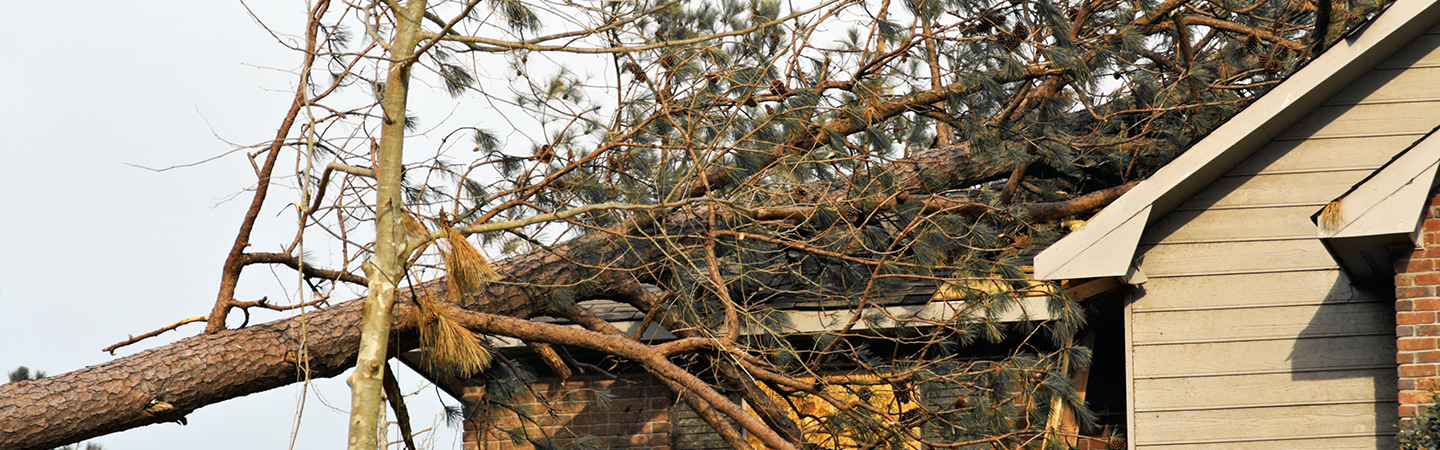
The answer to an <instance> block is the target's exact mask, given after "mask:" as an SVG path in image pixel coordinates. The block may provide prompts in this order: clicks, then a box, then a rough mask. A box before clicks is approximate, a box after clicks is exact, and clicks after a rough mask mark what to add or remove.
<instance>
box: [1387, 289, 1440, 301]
mask: <svg viewBox="0 0 1440 450" xmlns="http://www.w3.org/2000/svg"><path fill="white" fill-rule="evenodd" d="M1434 292H1435V289H1434V287H1433V286H1411V287H1401V288H1395V298H1398V299H1405V298H1425V297H1431V296H1433V293H1434Z"/></svg>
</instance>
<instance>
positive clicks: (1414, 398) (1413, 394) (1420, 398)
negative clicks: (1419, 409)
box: [1400, 391, 1432, 405]
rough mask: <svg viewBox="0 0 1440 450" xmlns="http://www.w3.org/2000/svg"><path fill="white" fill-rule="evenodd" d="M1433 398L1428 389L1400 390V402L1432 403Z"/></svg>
mask: <svg viewBox="0 0 1440 450" xmlns="http://www.w3.org/2000/svg"><path fill="white" fill-rule="evenodd" d="M1431 400H1432V398H1431V397H1430V392H1428V391H1400V403H1401V404H1404V405H1421V404H1426V403H1431Z"/></svg>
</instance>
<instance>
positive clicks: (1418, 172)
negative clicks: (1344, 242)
mask: <svg viewBox="0 0 1440 450" xmlns="http://www.w3.org/2000/svg"><path fill="white" fill-rule="evenodd" d="M1437 168H1440V136H1437V135H1436V133H1431V134H1430V135H1429V136H1426V137H1425V138H1424V139H1422V140H1420V141H1419V142H1418V143H1416V144H1415V146H1413V147H1411V148H1410V149H1409V150H1406V151H1405V152H1404V153H1402V154H1400V156H1399V157H1397V158H1395V160H1394V161H1391V162H1390V163H1389V164H1387V165H1386V166H1385V167H1383V168H1381V169H1380V171H1379V172H1376V173H1375V174H1374V175H1373V176H1371V177H1370V178H1369V179H1366V180H1365V181H1363V182H1361V183H1360V184H1359V185H1356V186H1355V189H1353V190H1351V191H1350V192H1349V193H1347V194H1345V195H1344V196H1342V197H1340V198H1339V199H1337V200H1336V201H1335V203H1334V205H1335V206H1334V208H1337V209H1336V211H1337V212H1338V215H1339V217H1338V220H1337V221H1336V223H1335V224H1332V225H1333V227H1326V226H1325V225H1326V224H1325V223H1321V224H1319V227H1318V233H1319V234H1318V237H1320V238H1321V239H1328V238H1348V237H1360V236H1376V235H1382V234H1409V235H1411V238H1412V239H1413V238H1414V237H1415V232H1416V231H1418V230H1419V227H1420V216H1421V209H1422V208H1423V207H1424V206H1425V203H1426V201H1427V200H1429V197H1430V189H1431V188H1433V187H1435V182H1436V179H1435V174H1436V172H1437Z"/></svg>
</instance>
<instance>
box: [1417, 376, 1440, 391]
mask: <svg viewBox="0 0 1440 450" xmlns="http://www.w3.org/2000/svg"><path fill="white" fill-rule="evenodd" d="M1437 383H1440V380H1437V379H1435V378H1433V377H1431V378H1420V379H1417V380H1415V389H1419V390H1423V391H1429V390H1430V388H1432V387H1435V385H1436V384H1437Z"/></svg>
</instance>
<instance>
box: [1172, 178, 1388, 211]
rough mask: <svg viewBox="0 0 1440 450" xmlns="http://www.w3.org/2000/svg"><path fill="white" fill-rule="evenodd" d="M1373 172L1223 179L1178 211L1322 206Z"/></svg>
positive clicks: (1216, 181) (1191, 198)
mask: <svg viewBox="0 0 1440 450" xmlns="http://www.w3.org/2000/svg"><path fill="white" fill-rule="evenodd" d="M1373 172H1374V169H1360V170H1342V171H1334V172H1307V173H1286V174H1276V175H1268V174H1261V175H1251V176H1238V177H1223V178H1220V179H1219V180H1215V182H1214V183H1211V184H1210V186H1209V187H1207V188H1205V190H1203V191H1200V193H1198V194H1195V196H1193V197H1190V200H1187V201H1185V203H1182V204H1180V206H1179V207H1178V208H1176V210H1177V211H1198V210H1205V209H1214V208H1235V207H1258V206H1300V205H1316V206H1317V208H1316V209H1317V210H1318V209H1319V208H1318V206H1323V205H1324V204H1326V203H1329V202H1330V201H1331V200H1334V199H1335V198H1336V197H1339V196H1340V195H1342V194H1344V193H1345V191H1348V190H1350V187H1351V186H1354V185H1355V183H1358V182H1360V180H1363V179H1365V177H1366V176H1369V175H1370V174H1371V173H1373Z"/></svg>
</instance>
